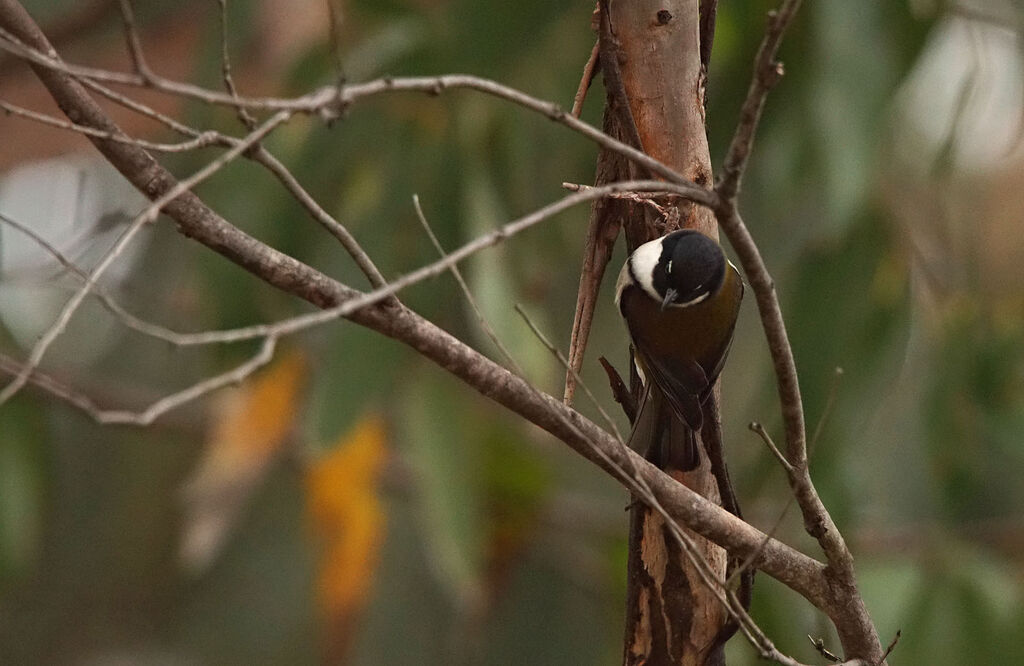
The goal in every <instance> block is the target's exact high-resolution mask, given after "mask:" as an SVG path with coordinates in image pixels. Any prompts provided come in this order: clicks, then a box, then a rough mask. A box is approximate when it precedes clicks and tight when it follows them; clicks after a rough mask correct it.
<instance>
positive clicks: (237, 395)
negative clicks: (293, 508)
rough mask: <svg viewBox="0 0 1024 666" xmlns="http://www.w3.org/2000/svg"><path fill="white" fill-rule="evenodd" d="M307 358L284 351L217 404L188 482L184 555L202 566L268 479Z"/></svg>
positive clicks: (292, 419) (295, 402)
mask: <svg viewBox="0 0 1024 666" xmlns="http://www.w3.org/2000/svg"><path fill="white" fill-rule="evenodd" d="M305 375H306V361H305V359H304V358H303V356H302V355H301V354H299V353H298V352H292V353H289V354H285V355H283V356H282V357H281V359H280V360H278V361H277V362H275V363H274V364H273V365H272V366H271V367H270V368H268V369H267V370H265V371H263V372H262V373H260V374H259V375H257V376H256V377H255V378H254V379H252V380H250V381H248V382H246V383H245V384H244V385H242V386H241V387H239V388H237V389H234V390H233V391H230V392H227V393H225V394H224V395H223V396H222V397H221V399H220V400H219V401H218V402H217V403H216V404H215V405H214V406H213V409H212V415H211V422H210V430H209V436H208V437H207V441H206V450H205V452H204V454H203V457H202V459H201V460H200V462H199V464H198V465H197V466H196V468H195V469H194V470H193V471H192V474H191V475H190V476H189V478H188V480H187V481H186V482H185V484H184V488H183V494H184V499H185V512H186V515H185V525H184V534H183V536H182V545H181V559H182V563H183V565H184V566H186V567H187V568H189V569H192V570H193V571H197V570H201V569H203V568H205V567H206V565H208V564H209V563H210V561H211V560H212V559H213V558H214V557H215V556H216V555H217V553H218V552H219V551H220V548H221V546H222V545H223V543H224V539H225V537H226V536H227V533H228V532H229V531H230V529H231V528H232V526H233V525H234V522H235V519H236V518H237V515H238V511H239V509H241V507H242V506H244V505H245V501H246V499H247V498H248V497H249V494H250V493H251V492H252V490H253V489H254V488H255V487H256V486H257V485H258V483H259V482H260V480H262V479H263V476H264V474H265V473H266V471H267V469H268V468H269V464H270V462H271V461H272V460H273V458H274V455H275V454H276V453H278V452H279V451H280V449H281V447H282V446H283V445H284V443H285V442H286V441H287V437H288V434H289V433H290V432H291V430H292V427H293V425H294V422H295V414H296V411H297V409H296V408H297V405H298V400H299V390H300V388H301V386H302V380H303V378H304V377H305Z"/></svg>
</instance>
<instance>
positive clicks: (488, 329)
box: [412, 194, 526, 377]
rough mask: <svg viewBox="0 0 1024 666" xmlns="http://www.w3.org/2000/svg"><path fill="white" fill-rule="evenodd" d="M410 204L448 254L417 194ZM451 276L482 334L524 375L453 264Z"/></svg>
mask: <svg viewBox="0 0 1024 666" xmlns="http://www.w3.org/2000/svg"><path fill="white" fill-rule="evenodd" d="M412 205H413V208H415V209H416V217H417V219H419V221H420V224H421V225H422V226H423V230H424V231H425V232H427V236H428V237H429V238H430V242H431V243H432V244H433V245H434V249H436V250H437V253H438V254H440V255H441V258H442V259H445V258H447V256H448V254H447V253H446V252H445V251H444V247H443V246H442V245H441V241H439V240H438V239H437V235H435V234H434V230H433V229H431V228H430V222H428V221H427V216H426V215H425V214H424V213H423V207H422V206H421V205H420V197H419V195H418V194H414V195H412ZM449 268H450V271H451V274H452V277H454V278H455V281H456V282H457V283H458V284H459V288H460V289H461V290H462V295H463V296H465V298H466V302H467V303H469V307H471V308H472V309H473V313H474V314H475V315H476V319H477V322H478V323H479V324H480V328H482V329H483V330H484V334H485V335H487V337H488V339H490V341H491V343H492V344H493V345H494V346H495V347H496V348H497V349H498V351H500V352H501V354H502V356H504V357H505V360H506V361H507V362H508V364H509V365H510V366H512V371H513V372H515V373H516V374H517V375H519V376H520V377H526V373H524V372H523V369H522V367H521V366H520V365H519V364H518V363H516V359H515V357H513V356H512V352H510V351H509V350H508V347H506V346H505V344H504V343H503V342H502V341H501V338H499V337H498V333H497V332H496V331H495V330H494V327H493V326H491V323H490V322H489V321H487V317H486V316H485V315H484V311H483V310H481V309H480V305H479V304H478V303H477V302H476V298H475V297H474V296H473V292H472V291H471V290H470V288H469V284H467V283H466V280H465V279H463V277H462V271H460V270H459V267H458V266H457V265H455V264H452V265H451V266H450V267H449Z"/></svg>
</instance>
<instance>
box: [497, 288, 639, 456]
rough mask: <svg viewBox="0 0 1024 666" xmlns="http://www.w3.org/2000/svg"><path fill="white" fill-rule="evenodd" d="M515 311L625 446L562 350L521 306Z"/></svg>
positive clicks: (615, 428)
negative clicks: (580, 388) (570, 372)
mask: <svg viewBox="0 0 1024 666" xmlns="http://www.w3.org/2000/svg"><path fill="white" fill-rule="evenodd" d="M515 310H516V312H518V313H519V316H520V317H522V318H523V321H525V322H526V325H527V326H529V327H530V330H531V331H532V332H533V335H534V336H535V337H536V338H537V339H538V340H540V343H541V344H542V345H544V346H545V347H546V348H547V350H548V351H549V352H551V353H552V354H553V355H554V356H555V358H557V359H558V362H559V363H561V364H562V365H563V366H564V367H565V369H566V370H570V371H572V373H573V374H574V375H575V377H576V382H577V383H578V384H579V385H580V386H581V387H582V388H583V391H584V393H586V394H587V397H588V398H589V399H590V402H591V403H593V405H594V407H596V408H597V412H598V413H599V414H600V415H601V418H602V419H604V422H605V424H606V425H607V426H608V428H609V429H610V430H611V431H612V434H614V435H615V438H616V439H618V440H619V442H620V443H623V444H625V440H624V439H623V438H622V433H620V432H619V428H618V426H616V425H615V421H614V420H613V419H612V417H611V416H609V415H608V412H606V411H605V410H604V407H602V406H601V403H600V401H598V399H597V397H596V396H595V395H594V393H593V392H592V391H591V390H590V387H588V386H587V385H586V384H585V383H584V382H583V379H582V378H581V377H580V376H579V374H577V373H576V371H575V370H573V369H572V368H571V367H570V366H569V359H567V358H566V357H565V354H563V353H562V350H561V349H559V348H558V347H556V346H555V345H554V343H552V342H551V341H550V340H548V338H547V336H546V335H544V333H543V332H542V331H541V330H540V328H539V327H538V326H537V324H535V323H534V322H533V320H532V319H530V315H528V314H526V311H525V310H523V306H522V305H520V304H519V303H516V304H515Z"/></svg>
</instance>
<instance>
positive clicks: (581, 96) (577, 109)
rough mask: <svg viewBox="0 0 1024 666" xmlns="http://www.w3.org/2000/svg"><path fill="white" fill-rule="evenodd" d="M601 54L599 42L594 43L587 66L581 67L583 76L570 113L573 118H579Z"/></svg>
mask: <svg viewBox="0 0 1024 666" xmlns="http://www.w3.org/2000/svg"><path fill="white" fill-rule="evenodd" d="M600 54H601V42H600V41H597V42H594V48H593V49H591V51H590V57H589V58H587V64H586V65H584V66H583V76H581V77H580V85H579V88H577V89H576V96H575V97H573V100H572V111H570V112H569V113H570V115H572V117H573V118H579V117H580V114H581V113H583V102H584V101H586V99H587V91H588V90H590V84H591V83H592V82H593V81H594V72H595V71H596V69H597V60H598V57H599V56H600Z"/></svg>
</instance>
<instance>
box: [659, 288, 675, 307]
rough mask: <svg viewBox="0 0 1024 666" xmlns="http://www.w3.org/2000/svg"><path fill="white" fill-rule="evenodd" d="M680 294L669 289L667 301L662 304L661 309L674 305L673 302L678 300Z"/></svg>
mask: <svg viewBox="0 0 1024 666" xmlns="http://www.w3.org/2000/svg"><path fill="white" fill-rule="evenodd" d="M678 294H679V292H678V291H676V290H675V289H672V288H671V287H669V288H668V289H666V290H665V299H664V300H662V302H661V309H662V310H664V309H665V308H667V307H668V306H670V305H672V303H673V301H675V300H676V296H677V295H678Z"/></svg>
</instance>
